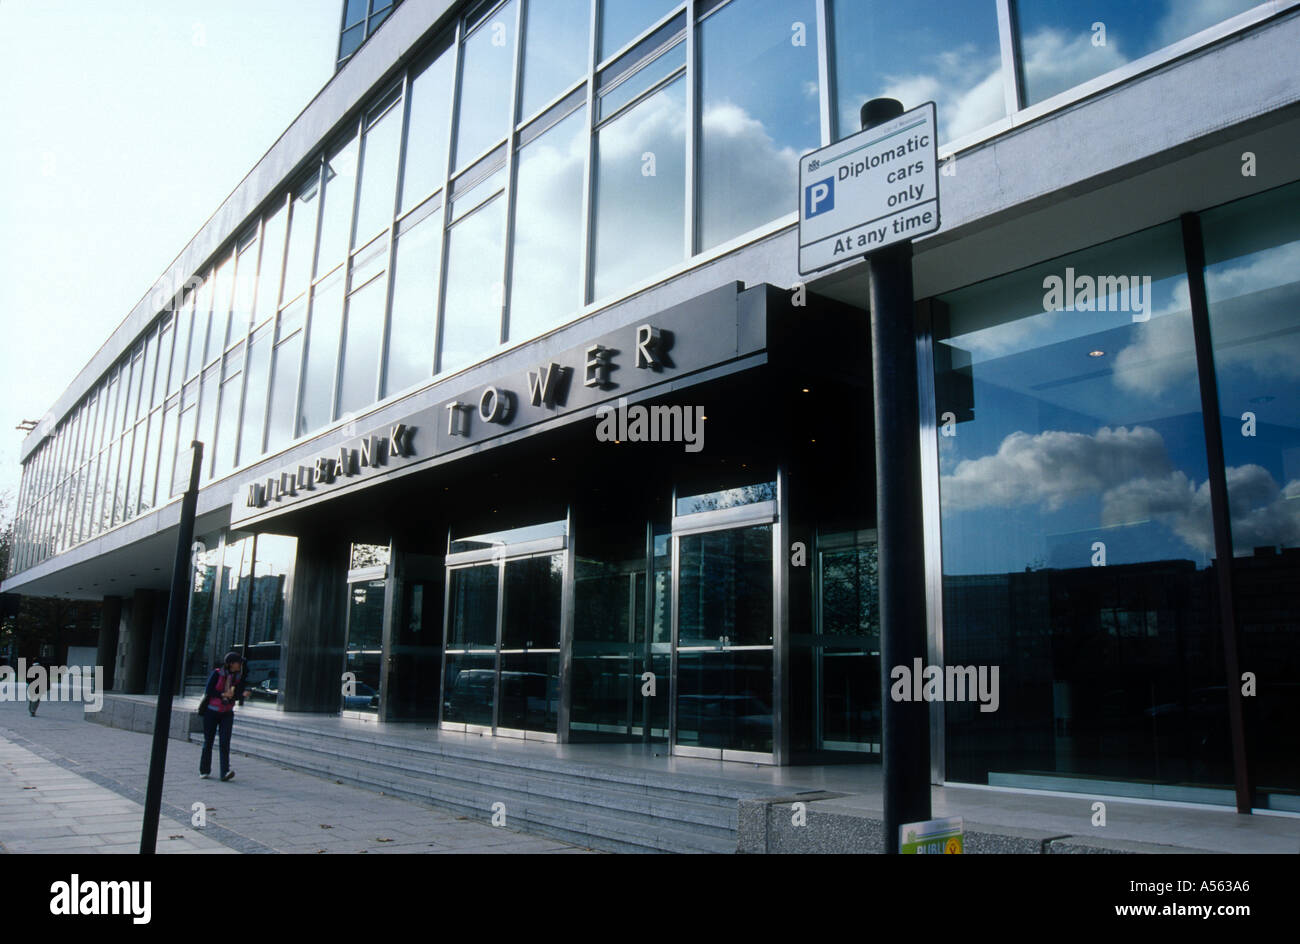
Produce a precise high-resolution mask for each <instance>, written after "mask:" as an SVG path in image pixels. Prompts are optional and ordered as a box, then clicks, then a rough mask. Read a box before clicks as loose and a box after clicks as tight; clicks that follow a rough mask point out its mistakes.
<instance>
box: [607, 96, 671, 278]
mask: <svg viewBox="0 0 1300 944" xmlns="http://www.w3.org/2000/svg"><path fill="white" fill-rule="evenodd" d="M596 153H597V159H596V219H595V228H596V234H595V240H596V247H595V274H594V277H593V283H594V290H593V296H594V299H599V298H603V297H605V296H607V295H612V294H614V293H616V292H619V291H622V290H623V289H625V288H627V287H628V286H629V285H632V284H633V283H635V282H638V281H640V280H642V279H644V278H646V277H648V276H650V275H653V274H654V273H656V272H660V271H662V270H663V269H665V268H668V267H669V266H671V265H673V264H675V263H678V262H680V261H681V260H682V257H683V255H684V238H685V237H684V230H683V227H684V225H685V223H684V216H685V164H686V161H685V155H686V83H685V80H684V79H677V80H675V81H674V82H673V83H672V84H670V85H668V86H667V87H666V88H663V89H661V90H660V91H658V92H656V93H655V94H654V95H652V96H650V97H649V98H648V99H646V100H645V101H643V102H641V103H640V104H639V105H636V106H635V107H633V108H632V109H631V110H630V111H628V112H627V113H626V114H623V115H621V116H619V117H618V118H617V119H615V120H614V121H613V122H612V123H611V124H609V125H606V126H605V127H604V128H603V129H601V131H600V132H599V133H598V134H597V143H596ZM632 232H635V233H637V234H639V235H638V239H637V251H636V252H628V247H627V234H628V233H632Z"/></svg>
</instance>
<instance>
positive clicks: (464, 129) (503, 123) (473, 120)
mask: <svg viewBox="0 0 1300 944" xmlns="http://www.w3.org/2000/svg"><path fill="white" fill-rule="evenodd" d="M514 71H515V4H514V3H513V0H512V2H510V3H507V4H506V5H505V6H503V7H501V8H500V9H499V10H497V11H496V12H495V13H493V14H492V15H491V16H490V17H488V18H487V19H485V20H484V21H483V22H482V23H481V24H480V25H479V27H478V29H477V30H476V31H475V32H474V34H473V35H472V36H470V37H469V38H468V39H467V40H465V43H464V46H463V48H462V62H461V73H460V74H461V80H460V82H461V88H460V113H459V117H458V118H457V123H456V166H457V167H464V166H465V165H467V164H468V163H469V162H470V161H471V160H472V159H473V158H475V157H477V156H478V155H479V154H482V153H483V152H484V151H485V150H487V149H488V147H489V146H490V145H492V144H495V143H496V142H497V141H499V140H501V139H502V138H504V137H505V136H506V131H507V130H509V127H510V83H511V80H512V77H513V76H514Z"/></svg>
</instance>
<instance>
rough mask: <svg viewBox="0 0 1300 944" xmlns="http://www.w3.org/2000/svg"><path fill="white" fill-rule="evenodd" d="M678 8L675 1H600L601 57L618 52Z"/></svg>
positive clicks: (604, 57)
mask: <svg viewBox="0 0 1300 944" xmlns="http://www.w3.org/2000/svg"><path fill="white" fill-rule="evenodd" d="M676 6H678V3H677V2H676V0H600V58H601V59H602V60H604V59H606V58H608V57H609V56H611V55H612V54H614V53H615V52H618V50H619V49H621V48H622V47H623V46H626V45H627V44H628V43H630V42H631V41H632V40H633V38H635V37H636V36H638V35H640V34H641V33H643V32H644V31H645V30H647V29H649V28H650V26H651V24H653V23H655V22H657V21H658V20H660V19H661V18H662V17H664V16H666V15H667V13H668V11H669V10H672V9H673V8H674V7H676Z"/></svg>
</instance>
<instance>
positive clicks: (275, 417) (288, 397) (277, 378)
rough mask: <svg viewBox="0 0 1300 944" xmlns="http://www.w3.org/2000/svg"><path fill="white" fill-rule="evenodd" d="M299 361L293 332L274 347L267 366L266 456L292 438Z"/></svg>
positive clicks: (299, 349)
mask: <svg viewBox="0 0 1300 944" xmlns="http://www.w3.org/2000/svg"><path fill="white" fill-rule="evenodd" d="M281 317H283V316H281ZM301 361H302V332H301V331H295V332H294V333H293V334H291V335H290V336H289V337H288V338H286V339H285V340H283V341H281V342H279V343H278V344H276V346H275V354H274V359H273V360H272V362H271V404H270V409H269V412H268V413H267V418H266V451H267V452H275V451H276V450H278V449H280V448H281V447H282V446H284V445H285V444H286V443H288V442H289V440H290V439H292V438H293V417H294V404H295V403H296V400H297V396H298V368H299V365H300V362H301Z"/></svg>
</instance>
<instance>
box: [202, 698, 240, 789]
mask: <svg viewBox="0 0 1300 944" xmlns="http://www.w3.org/2000/svg"><path fill="white" fill-rule="evenodd" d="M234 726H235V713H234V712H233V711H214V710H212V709H211V708H209V709H208V710H207V712H206V713H205V714H204V715H203V754H202V756H200V757H199V773H201V774H210V773H212V739H213V737H215V736H216V733H217V731H220V732H221V776H223V777H224V776H225V775H226V771H228V770H229V769H230V732H231V730H232V729H233V728H234Z"/></svg>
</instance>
